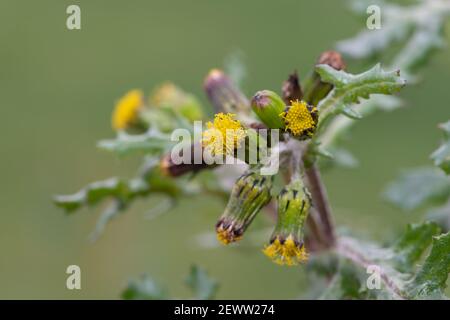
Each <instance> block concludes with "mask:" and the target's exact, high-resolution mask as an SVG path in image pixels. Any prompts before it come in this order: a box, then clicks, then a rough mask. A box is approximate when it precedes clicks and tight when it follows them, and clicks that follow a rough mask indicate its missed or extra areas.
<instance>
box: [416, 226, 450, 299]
mask: <svg viewBox="0 0 450 320" xmlns="http://www.w3.org/2000/svg"><path fill="white" fill-rule="evenodd" d="M449 273H450V233H446V234H442V235H440V236H437V237H434V238H433V246H432V247H431V252H430V254H429V255H428V257H427V258H426V260H425V262H424V263H423V265H422V267H421V268H420V269H419V271H418V272H417V275H416V276H415V278H414V280H413V281H412V282H411V283H410V284H409V285H408V289H409V291H410V292H411V294H412V295H413V297H414V298H416V299H430V298H442V297H443V289H445V287H446V282H447V278H448V274H449Z"/></svg>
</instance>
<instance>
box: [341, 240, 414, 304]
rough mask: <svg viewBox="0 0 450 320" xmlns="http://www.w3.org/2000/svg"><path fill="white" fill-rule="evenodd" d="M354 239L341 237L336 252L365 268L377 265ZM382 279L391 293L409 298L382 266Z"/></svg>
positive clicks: (402, 297) (398, 297) (398, 296)
mask: <svg viewBox="0 0 450 320" xmlns="http://www.w3.org/2000/svg"><path fill="white" fill-rule="evenodd" d="M353 241H354V240H351V239H347V238H345V237H340V238H339V240H338V241H337V244H336V252H337V253H338V254H340V255H341V256H343V257H345V258H347V259H349V260H351V261H352V262H353V263H355V264H356V265H358V266H360V267H361V268H363V269H364V270H366V269H367V267H368V266H370V265H376V264H377V263H376V262H374V261H370V260H369V259H368V258H367V257H366V256H365V255H364V252H361V250H358V248H357V247H356V246H355V245H354V244H353ZM380 279H381V280H382V281H383V283H384V284H385V287H386V289H387V290H388V291H390V292H391V294H392V295H393V296H394V297H396V298H397V299H399V300H406V299H408V297H407V296H405V295H404V293H403V292H402V290H401V289H400V288H399V287H398V285H397V284H396V283H395V281H394V280H393V279H391V277H390V276H389V275H388V274H387V273H386V272H384V271H383V269H382V268H380Z"/></svg>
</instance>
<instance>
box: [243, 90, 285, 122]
mask: <svg viewBox="0 0 450 320" xmlns="http://www.w3.org/2000/svg"><path fill="white" fill-rule="evenodd" d="M251 105H252V109H253V111H254V112H255V113H256V115H257V116H258V118H259V119H260V120H261V121H262V122H263V123H264V124H265V125H266V126H267V127H268V128H270V129H283V128H284V122H283V120H282V119H281V118H280V114H281V113H282V112H283V111H284V109H285V107H286V105H285V104H284V101H283V99H281V97H280V96H279V95H277V94H276V93H275V92H273V91H270V90H262V91H258V92H257V93H255V95H254V96H253V98H252V101H251Z"/></svg>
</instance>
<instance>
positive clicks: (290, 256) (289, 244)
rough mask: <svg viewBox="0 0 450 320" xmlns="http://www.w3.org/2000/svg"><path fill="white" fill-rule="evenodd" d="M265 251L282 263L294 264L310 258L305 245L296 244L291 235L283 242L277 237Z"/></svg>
mask: <svg viewBox="0 0 450 320" xmlns="http://www.w3.org/2000/svg"><path fill="white" fill-rule="evenodd" d="M263 252H264V254H265V255H266V256H268V257H269V258H270V259H272V260H273V261H274V262H275V263H277V264H280V265H287V266H294V265H297V264H299V263H302V262H305V261H307V260H308V254H307V253H306V250H305V246H304V245H298V244H296V243H295V241H294V238H293V237H292V236H291V235H290V236H289V237H288V238H287V239H286V240H285V241H284V242H283V243H281V241H280V239H279V237H277V238H276V239H275V240H274V241H273V242H272V243H271V244H270V245H268V246H266V247H265V248H264V250H263Z"/></svg>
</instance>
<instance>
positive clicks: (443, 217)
mask: <svg viewBox="0 0 450 320" xmlns="http://www.w3.org/2000/svg"><path fill="white" fill-rule="evenodd" d="M426 218H427V219H428V220H430V221H434V222H436V223H437V224H438V225H439V226H440V227H441V229H442V230H444V231H445V232H448V231H450V199H449V201H448V202H447V203H446V204H445V205H443V206H440V207H436V208H433V209H430V210H429V211H428V212H427V214H426Z"/></svg>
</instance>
